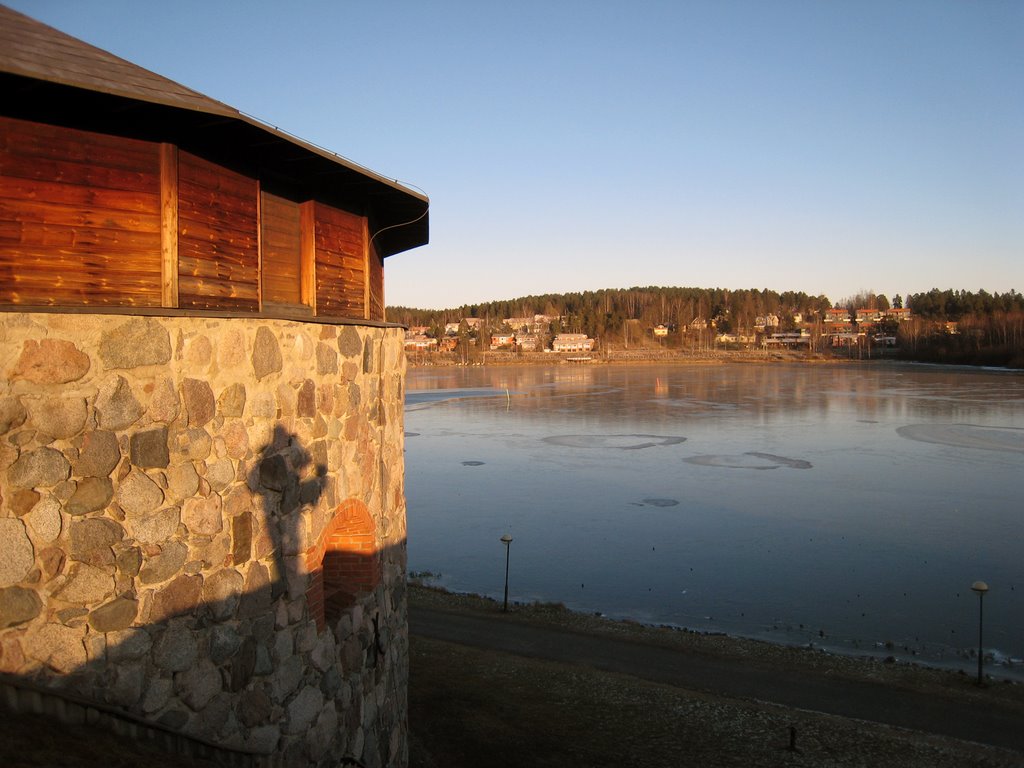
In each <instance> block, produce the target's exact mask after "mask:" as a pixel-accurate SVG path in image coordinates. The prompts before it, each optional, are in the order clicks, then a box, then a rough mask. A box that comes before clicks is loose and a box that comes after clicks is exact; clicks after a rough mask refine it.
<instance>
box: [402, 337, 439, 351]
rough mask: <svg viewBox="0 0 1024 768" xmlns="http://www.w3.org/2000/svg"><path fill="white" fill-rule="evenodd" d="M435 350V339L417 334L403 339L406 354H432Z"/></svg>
mask: <svg viewBox="0 0 1024 768" xmlns="http://www.w3.org/2000/svg"><path fill="white" fill-rule="evenodd" d="M435 349H437V339H432V338H430V337H429V336H424V335H422V334H417V335H415V336H407V337H406V339H405V351H406V352H432V351H434V350H435Z"/></svg>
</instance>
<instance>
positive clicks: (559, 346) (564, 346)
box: [551, 333, 594, 352]
mask: <svg viewBox="0 0 1024 768" xmlns="http://www.w3.org/2000/svg"><path fill="white" fill-rule="evenodd" d="M551 349H552V350H553V351H555V352H590V351H592V350H593V349H594V339H591V338H590V337H588V336H587V335H586V334H585V333H560V334H558V335H557V336H555V339H554V341H553V342H551Z"/></svg>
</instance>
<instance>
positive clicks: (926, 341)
mask: <svg viewBox="0 0 1024 768" xmlns="http://www.w3.org/2000/svg"><path fill="white" fill-rule="evenodd" d="M907 306H908V307H909V308H910V310H911V312H912V314H913V317H912V318H911V319H910V321H908V322H907V323H901V324H900V326H899V334H898V339H899V342H900V350H901V354H902V356H903V357H905V358H908V359H913V360H923V361H928V362H935V363H959V364H968V365H994V366H1008V367H1012V368H1024V295H1021V294H1019V293H1017V292H1016V291H1013V290H1011V291H1010V292H1008V293H1004V294H999V293H988V292H987V291H978V292H977V293H974V292H971V291H951V290H946V291H940V290H938V289H937V288H933V289H932V290H930V291H928V292H927V293H916V294H911V295H910V296H908V297H907ZM953 324H955V325H953Z"/></svg>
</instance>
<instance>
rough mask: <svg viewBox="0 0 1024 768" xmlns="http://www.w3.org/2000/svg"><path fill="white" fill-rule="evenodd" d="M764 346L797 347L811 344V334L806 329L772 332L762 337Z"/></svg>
mask: <svg viewBox="0 0 1024 768" xmlns="http://www.w3.org/2000/svg"><path fill="white" fill-rule="evenodd" d="M763 343H764V345H765V346H766V347H770V346H771V347H798V346H805V347H809V346H810V345H811V334H810V333H808V332H807V331H806V330H802V331H799V332H795V333H773V334H771V335H770V336H768V337H766V338H765V339H764V342H763Z"/></svg>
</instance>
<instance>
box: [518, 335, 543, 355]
mask: <svg viewBox="0 0 1024 768" xmlns="http://www.w3.org/2000/svg"><path fill="white" fill-rule="evenodd" d="M539 345H540V339H539V337H537V336H536V335H534V334H532V333H517V334H516V348H517V349H521V350H522V351H523V352H536V351H537V347H538V346H539Z"/></svg>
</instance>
